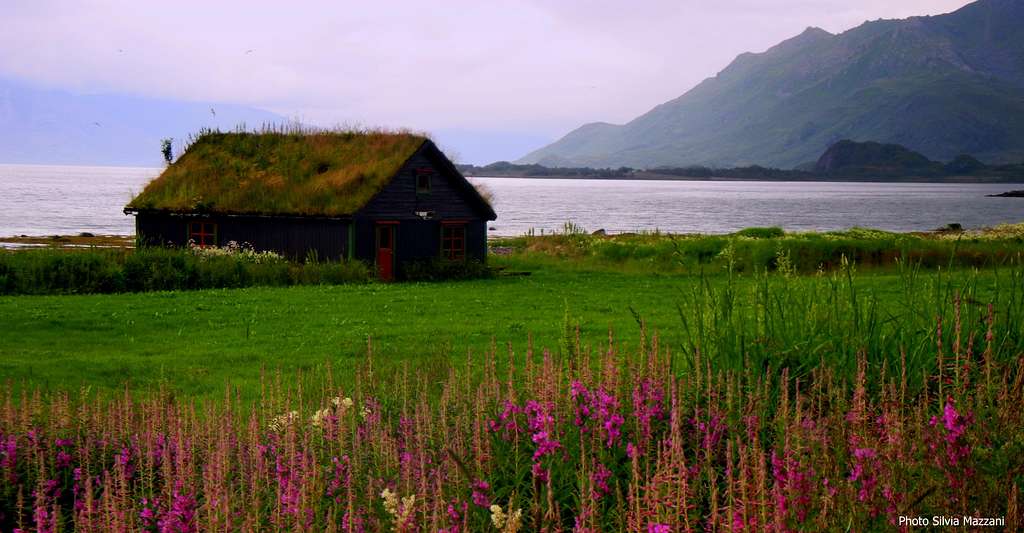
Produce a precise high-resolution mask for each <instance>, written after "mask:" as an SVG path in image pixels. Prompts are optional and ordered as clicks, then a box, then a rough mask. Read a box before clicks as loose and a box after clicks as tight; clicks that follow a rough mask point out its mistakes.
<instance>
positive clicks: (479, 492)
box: [472, 480, 491, 508]
mask: <svg viewBox="0 0 1024 533" xmlns="http://www.w3.org/2000/svg"><path fill="white" fill-rule="evenodd" d="M490 488H491V485H490V484H489V483H487V482H486V481H483V480H480V481H477V482H476V483H473V496H472V499H473V504H475V505H478V506H480V507H484V508H487V507H490V505H491V499H490V498H488V497H487V491H488V490H490Z"/></svg>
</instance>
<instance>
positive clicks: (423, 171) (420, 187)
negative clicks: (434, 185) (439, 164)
mask: <svg viewBox="0 0 1024 533" xmlns="http://www.w3.org/2000/svg"><path fill="white" fill-rule="evenodd" d="M433 173H434V171H433V170H432V169H429V168H417V169H416V194H427V193H429V192H430V176H431V175H432V174H433Z"/></svg>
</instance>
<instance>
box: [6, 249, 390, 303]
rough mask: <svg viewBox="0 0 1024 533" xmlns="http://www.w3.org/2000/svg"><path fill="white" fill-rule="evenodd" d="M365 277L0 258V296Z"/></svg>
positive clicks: (320, 265) (195, 259)
mask: <svg viewBox="0 0 1024 533" xmlns="http://www.w3.org/2000/svg"><path fill="white" fill-rule="evenodd" d="M370 276H371V274H370V271H369V268H368V267H367V266H366V265H365V264H363V263H361V262H358V261H352V262H346V261H342V262H318V261H307V262H305V263H301V264H300V263H292V262H289V261H286V260H284V259H282V258H280V257H276V256H274V257H270V256H267V255H266V254H262V255H261V254H251V253H250V254H246V253H224V254H210V253H203V252H201V251H197V250H189V249H172V248H140V249H137V250H103V249H89V250H57V249H37V250H21V251H16V252H0V295H2V294H86V293H116V292H140V291H159V290H192V289H208V288H234V287H248V286H287V285H309V284H337V283H358V282H365V281H368V280H369V279H370Z"/></svg>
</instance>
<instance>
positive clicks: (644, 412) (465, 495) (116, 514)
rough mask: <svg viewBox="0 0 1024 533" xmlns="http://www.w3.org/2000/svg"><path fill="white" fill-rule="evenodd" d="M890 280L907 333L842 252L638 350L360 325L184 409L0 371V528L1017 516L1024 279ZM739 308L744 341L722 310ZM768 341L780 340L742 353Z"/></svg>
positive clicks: (706, 523) (716, 293) (668, 524)
mask: <svg viewBox="0 0 1024 533" xmlns="http://www.w3.org/2000/svg"><path fill="white" fill-rule="evenodd" d="M905 275H906V276H907V278H908V281H907V282H906V285H905V286H904V288H905V289H906V290H907V291H908V292H909V293H913V294H916V295H919V296H908V298H911V300H910V301H914V302H917V303H918V305H919V306H920V311H921V313H922V315H923V316H924V315H932V318H931V319H926V318H921V319H920V320H919V321H918V319H911V320H910V321H909V322H906V323H905V326H906V327H907V328H911V329H912V328H915V327H917V326H921V327H924V328H925V330H924V331H919V332H915V333H916V334H918V336H917V337H914V338H920V339H922V343H923V345H924V347H923V348H921V349H920V350H918V351H915V350H916V347H915V346H910V345H908V344H907V343H905V342H901V340H900V338H899V336H897V337H896V340H895V341H893V342H888V341H887V340H884V339H880V338H877V336H875V333H873V332H874V331H876V330H875V329H874V328H876V327H877V326H873V325H872V324H873V323H880V322H882V321H884V320H886V318H885V317H877V318H873V317H872V311H871V309H870V306H869V305H867V304H862V303H860V302H861V300H860V299H859V297H858V296H856V295H855V294H854V293H855V291H856V285H854V284H853V283H852V279H853V273H852V272H851V271H849V270H847V271H844V272H842V273H839V274H837V276H836V277H835V279H833V278H828V279H823V281H822V282H821V283H822V286H823V288H830V287H834V289H832V290H833V291H834V294H835V296H834V297H830V296H829V295H828V293H827V292H825V293H824V294H822V295H821V298H820V299H819V300H818V301H816V302H813V301H810V296H811V294H812V293H811V292H807V293H806V294H802V295H796V296H793V297H792V299H791V300H790V299H787V298H788V296H787V295H786V294H785V285H774V282H775V281H776V280H774V279H767V280H765V282H764V283H765V285H764V288H763V289H762V290H764V291H765V295H766V298H765V299H764V300H763V305H762V306H755V307H762V308H761V309H757V308H755V309H750V310H741V309H736V308H735V307H734V306H733V302H734V300H732V299H731V298H732V297H731V296H730V295H729V294H728V291H730V290H732V289H730V288H729V287H728V286H726V287H724V288H721V289H714V290H712V289H701V290H699V291H697V293H696V294H695V295H694V297H696V298H704V300H703V302H702V303H700V304H699V306H701V308H702V309H703V311H702V313H703V314H702V315H694V316H688V317H687V322H686V324H688V325H687V326H684V327H687V328H688V330H689V331H690V332H691V334H690V344H689V348H685V347H684V349H682V350H679V349H673V348H672V347H666V346H663V345H662V344H661V341H660V339H659V337H658V336H657V335H653V334H648V333H647V332H646V330H642V333H641V340H640V343H639V344H638V347H637V348H636V349H634V350H622V349H620V347H619V343H618V342H617V341H616V339H614V338H613V337H612V336H611V334H609V337H608V341H607V342H606V343H604V344H603V345H601V346H596V347H587V346H583V345H582V342H581V341H580V337H579V336H578V334H577V333H576V331H575V330H573V328H571V326H570V327H569V328H568V333H569V334H568V336H567V339H566V346H565V347H564V348H563V349H562V350H559V351H557V352H551V351H547V350H541V351H538V352H534V351H533V349H532V347H531V348H530V349H529V351H528V353H526V354H525V355H524V356H517V355H516V354H514V353H512V352H511V349H509V350H508V351H507V352H506V351H503V350H498V349H497V348H496V347H493V346H492V347H491V348H490V349H487V350H485V351H484V353H483V355H482V356H477V357H473V356H472V354H471V355H470V357H469V358H468V359H467V360H466V361H465V362H464V363H460V364H451V363H449V362H447V361H438V362H436V363H434V364H424V365H423V366H421V367H416V368H412V367H409V366H406V365H396V364H391V363H389V362H387V361H380V360H377V359H376V358H375V357H374V354H373V349H372V343H371V344H369V345H368V349H367V354H366V358H365V360H364V361H363V362H362V364H361V365H360V368H359V370H358V374H357V376H356V379H355V380H354V381H348V380H344V381H345V382H347V383H353V385H351V386H348V387H341V386H340V385H338V381H337V380H335V378H334V376H332V374H331V373H330V371H329V367H328V371H327V372H324V373H322V374H318V375H317V376H304V377H301V376H300V377H299V379H285V377H283V376H281V375H276V376H267V377H265V378H264V380H263V385H262V391H263V392H262V394H261V396H260V398H259V399H258V400H257V401H255V402H251V403H250V402H243V401H242V400H241V399H240V398H239V396H238V395H237V394H236V393H235V392H234V391H232V390H231V389H228V390H226V391H225V395H224V397H223V399H221V400H219V401H210V402H205V403H201V404H200V403H196V402H194V401H190V400H189V399H187V398H179V397H176V396H175V395H174V394H173V393H171V392H169V391H167V390H156V391H148V392H149V394H142V395H137V394H130V393H128V392H126V393H125V394H124V395H116V396H114V397H100V396H97V395H96V394H95V393H91V392H90V391H88V390H82V391H80V392H78V393H67V392H64V393H55V394H49V395H43V394H42V393H41V392H38V391H36V392H32V391H23V392H22V393H21V395H20V396H19V397H15V396H14V395H13V393H12V392H11V389H12V388H11V387H10V386H9V385H8V386H6V387H5V388H6V392H3V393H2V394H0V402H2V406H0V529H2V530H5V531H6V530H11V529H14V528H19V529H22V530H39V531H55V530H58V529H59V530H66V529H72V528H73V529H75V530H79V531H109V530H118V531H120V530H146V531H222V530H232V531H234V530H243V531H256V530H296V531H427V530H429V531H447V532H456V531H460V532H461V531H542V530H543V531H568V530H574V531H642V532H647V533H650V532H658V533H661V532H668V531H698V530H700V531H707V530H712V531H726V530H728V531H796V530H813V529H818V530H828V531H831V530H854V531H875V530H887V529H897V528H900V517H901V516H929V517H930V516H933V515H945V516H957V517H961V516H964V515H967V516H977V517H1002V518H1004V519H1005V521H1006V525H1007V526H1009V527H1010V528H1014V527H1017V524H1019V523H1020V518H1021V511H1020V502H1019V486H1020V484H1021V482H1022V481H1024V479H1022V472H1024V454H1022V452H1024V438H1022V430H1021V428H1022V427H1024V426H1022V423H1024V420H1022V412H1021V410H1020V405H1021V402H1022V401H1024V347H1022V341H1021V325H1020V320H1019V317H1020V315H1019V312H1020V303H1019V298H1020V288H1019V287H1018V288H1015V289H1013V291H1012V292H1011V293H1005V292H1003V293H1000V298H1001V300H1000V301H998V302H995V304H994V305H992V306H991V307H990V306H988V305H980V306H977V308H974V307H968V306H967V303H966V302H967V299H968V298H969V296H968V293H966V292H957V290H956V289H953V288H952V286H951V285H949V284H945V285H941V286H939V285H936V287H931V288H930V289H931V290H930V291H921V290H918V289H917V288H916V287H917V286H916V285H914V283H915V282H913V281H912V280H913V276H914V272H913V270H908V271H906V272H905ZM1012 276H1013V277H1011V279H1008V280H1007V283H1011V284H1018V285H1019V283H1020V281H1021V279H1020V277H1019V276H1020V273H1019V271H1016V272H1014V273H1013V275H1012ZM844 278H845V280H844ZM950 290H952V292H951V293H950V292H947V291H950ZM841 294H845V296H840V295H841ZM701 295H703V296H701ZM917 298H920V299H917ZM1011 300H1012V301H1011ZM683 305H686V304H684V303H681V307H682V306H683ZM776 305H777V306H779V309H778V310H773V309H772V307H773V306H776ZM862 305H863V306H864V307H861V306H862ZM940 307H941V309H940ZM745 313H750V314H751V315H746V314H745ZM933 313H934V314H933ZM744 317H747V318H744ZM749 317H753V318H749ZM751 319H753V320H755V322H756V324H757V326H756V327H757V328H759V330H760V332H761V333H760V334H759V335H757V336H755V337H754V338H748V333H747V332H748V331H749V327H739V328H738V329H731V328H732V326H733V325H739V322H738V321H741V320H743V321H746V320H751ZM808 320H815V321H817V322H819V323H820V327H821V328H823V330H822V331H824V332H830V333H821V332H815V331H813V328H808ZM833 321H838V323H837V324H831V322H833ZM698 324H699V325H698ZM846 328H852V329H850V330H849V331H847V329H846ZM809 330H810V331H809ZM816 335H821V336H825V337H827V342H828V346H827V347H825V348H821V347H819V346H818V343H819V338H817V337H816ZM801 338H807V341H806V343H804V344H799V343H798V342H797V341H798V340H799V339H801ZM907 338H910V337H904V338H903V340H906V339H907ZM758 345H763V348H762V349H761V351H760V352H759V351H758V349H756V348H755V346H758ZM789 345H792V347H791V348H787V350H789V351H791V352H792V354H793V359H788V358H785V357H784V358H768V357H761V354H769V353H775V354H776V355H778V353H784V351H783V352H779V350H780V348H781V347H784V346H789ZM415 348H416V347H415V346H410V347H409V349H410V350H415ZM676 352H682V353H681V354H678V353H676ZM846 354H851V355H849V356H847V355H846ZM915 354H917V355H915ZM925 356H927V360H928V362H927V363H925V362H920V361H919V362H917V363H914V362H913V359H914V358H915V357H919V358H920V357H925ZM812 360H813V361H815V363H814V364H810V363H809V362H810V361H812ZM143 392H145V391H143ZM904 529H905V525H904Z"/></svg>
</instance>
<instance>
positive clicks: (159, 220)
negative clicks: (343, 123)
mask: <svg viewBox="0 0 1024 533" xmlns="http://www.w3.org/2000/svg"><path fill="white" fill-rule="evenodd" d="M125 213H128V214H134V215H135V232H136V235H137V236H138V238H139V240H140V242H141V243H143V244H147V245H171V246H186V245H188V244H189V243H190V242H191V243H193V244H194V245H196V246H223V245H226V244H227V243H228V242H231V241H235V242H237V243H248V244H251V245H252V246H253V248H255V249H256V250H260V251H263V250H271V251H274V252H278V253H280V254H282V255H284V256H286V257H289V258H292V259H299V260H302V259H306V258H308V257H311V256H314V255H315V257H317V258H318V259H321V260H338V259H346V258H347V259H360V260H363V261H366V262H367V263H370V264H373V265H376V267H377V272H378V274H379V275H380V277H381V278H383V279H386V280H391V279H394V277H395V276H396V275H401V274H402V270H403V264H406V263H408V262H409V261H430V260H438V259H440V260H447V261H465V260H467V259H472V260H477V261H481V262H483V261H485V260H486V257H487V221H489V220H494V219H495V218H497V216H496V215H495V213H494V210H493V209H492V208H491V206H490V204H489V203H488V202H487V201H486V200H485V199H484V198H483V197H481V196H480V194H479V193H478V192H477V190H476V189H475V188H474V187H473V185H472V184H470V183H469V182H468V181H467V180H466V178H465V177H463V176H462V174H460V173H459V171H458V170H456V168H455V166H454V165H453V164H452V162H451V161H449V160H448V158H447V157H445V155H444V154H443V153H441V151H440V150H439V149H438V148H437V146H435V145H434V143H433V142H431V141H430V140H429V139H427V138H425V137H422V136H419V135H413V134H408V133H347V132H323V133H206V134H203V135H202V136H200V137H199V138H198V139H197V140H196V141H195V142H194V143H192V145H190V146H189V148H188V149H187V150H186V151H185V153H184V154H182V155H181V157H180V158H178V160H177V161H175V162H174V163H173V164H171V165H170V166H168V167H167V169H166V170H165V171H164V172H163V173H162V174H161V175H160V176H159V177H157V178H156V179H154V180H153V181H151V182H150V183H149V184H148V185H146V188H145V189H144V190H143V191H142V192H141V193H140V194H139V195H138V196H136V197H135V198H134V199H133V200H132V201H131V202H130V203H129V204H128V206H127V207H125Z"/></svg>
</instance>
